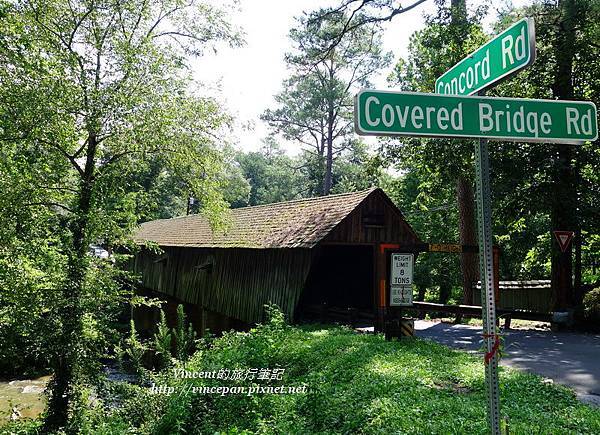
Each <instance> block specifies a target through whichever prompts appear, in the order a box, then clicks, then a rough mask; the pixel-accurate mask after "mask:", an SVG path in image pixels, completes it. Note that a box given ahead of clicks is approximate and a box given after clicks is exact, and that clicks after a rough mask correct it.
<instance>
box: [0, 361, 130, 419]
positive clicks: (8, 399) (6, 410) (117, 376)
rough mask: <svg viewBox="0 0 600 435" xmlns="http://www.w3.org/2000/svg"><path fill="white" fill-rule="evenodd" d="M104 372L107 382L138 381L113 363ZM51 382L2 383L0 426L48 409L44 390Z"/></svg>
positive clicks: (0, 383) (40, 378) (0, 387)
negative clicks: (5, 422)
mask: <svg viewBox="0 0 600 435" xmlns="http://www.w3.org/2000/svg"><path fill="white" fill-rule="evenodd" d="M103 370H104V375H105V377H106V380H107V381H112V382H128V383H133V382H135V381H136V379H137V378H136V377H135V376H133V375H130V374H127V373H124V372H122V371H121V370H120V369H119V367H118V366H117V364H116V363H114V362H112V361H110V362H107V363H105V366H104V369H103ZM49 381H50V376H41V377H39V378H36V379H16V380H10V381H8V380H6V381H0V426H1V425H2V422H3V421H7V420H16V419H21V418H35V417H37V416H39V415H40V414H41V413H42V412H43V411H44V409H45V407H46V396H45V395H44V389H45V388H46V385H47V384H48V382H49Z"/></svg>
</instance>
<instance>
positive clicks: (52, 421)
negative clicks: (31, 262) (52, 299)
mask: <svg viewBox="0 0 600 435" xmlns="http://www.w3.org/2000/svg"><path fill="white" fill-rule="evenodd" d="M96 148H97V141H96V135H95V134H93V133H90V134H89V136H88V147H87V158H86V165H85V168H84V171H83V174H82V176H81V181H80V187H79V195H78V203H77V208H76V210H75V214H74V217H73V220H72V223H71V236H72V240H71V247H70V250H69V252H68V261H67V276H66V281H65V284H64V286H63V289H62V303H61V306H60V308H59V316H60V320H61V322H62V331H61V335H60V342H59V343H56V354H55V355H54V358H53V360H54V361H53V377H52V381H51V383H50V391H51V394H50V398H49V401H48V414H47V416H46V420H45V422H44V430H45V432H47V433H54V432H56V431H58V430H59V429H62V428H67V426H68V422H69V419H70V408H72V405H73V403H74V401H76V400H77V399H78V398H77V394H78V392H77V391H76V388H75V387H76V384H77V377H78V367H77V365H78V362H79V358H80V355H81V350H82V349H81V337H82V316H83V313H82V309H81V294H82V290H83V284H84V281H85V276H86V272H87V268H88V255H87V250H88V244H89V240H88V238H87V234H86V233H87V227H88V223H89V214H90V210H91V202H92V189H93V179H94V168H95V155H96Z"/></svg>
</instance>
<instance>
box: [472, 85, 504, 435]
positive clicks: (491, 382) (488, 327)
mask: <svg viewBox="0 0 600 435" xmlns="http://www.w3.org/2000/svg"><path fill="white" fill-rule="evenodd" d="M483 93H484V92H480V95H482V94H483ZM478 142H479V143H478V144H477V145H475V164H476V167H475V169H476V190H477V192H476V197H477V226H478V233H479V271H480V272H479V276H480V279H481V301H482V304H481V305H482V319H483V338H484V343H485V350H486V354H485V384H486V392H487V396H488V424H489V427H490V430H491V433H492V434H493V435H499V434H500V391H499V387H498V350H499V349H498V347H499V345H500V341H499V337H498V335H497V334H496V301H495V295H494V267H493V264H494V263H493V261H494V257H493V245H492V207H491V189H490V161H489V153H488V140H487V139H479V141H478Z"/></svg>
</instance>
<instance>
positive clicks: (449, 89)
mask: <svg viewBox="0 0 600 435" xmlns="http://www.w3.org/2000/svg"><path fill="white" fill-rule="evenodd" d="M534 61H535V24H534V22H533V19H532V18H523V19H522V20H520V21H517V22H516V23H515V24H513V25H512V26H511V27H509V28H508V29H506V30H505V31H504V32H502V33H501V34H499V35H498V36H496V37H495V38H494V39H492V40H491V41H489V42H488V43H487V44H485V45H483V46H481V47H480V48H478V49H477V50H476V51H475V52H473V53H471V54H470V55H469V56H467V57H465V58H464V59H463V60H461V61H460V62H458V63H457V64H456V65H454V66H453V67H452V68H451V69H449V70H448V71H446V72H445V73H444V75H442V76H441V77H440V78H438V79H437V80H436V82H435V92H436V93H438V94H444V95H473V94H475V93H477V92H478V91H481V90H483V89H486V88H488V87H490V86H491V85H492V84H494V83H496V82H498V81H499V80H501V79H503V78H507V77H508V76H509V75H511V74H513V73H515V72H517V71H519V70H521V69H523V68H526V67H528V66H529V65H531V64H532V63H533V62H534Z"/></svg>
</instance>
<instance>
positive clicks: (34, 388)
mask: <svg viewBox="0 0 600 435" xmlns="http://www.w3.org/2000/svg"><path fill="white" fill-rule="evenodd" d="M49 380H50V376H42V377H39V378H36V379H19V380H12V381H1V382H0V422H2V421H3V420H4V421H5V420H8V419H13V420H14V419H19V418H27V417H30V418H33V417H37V416H38V415H40V414H41V413H42V411H43V410H44V408H45V407H46V397H45V396H44V389H45V388H46V385H47V384H48V381H49Z"/></svg>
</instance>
